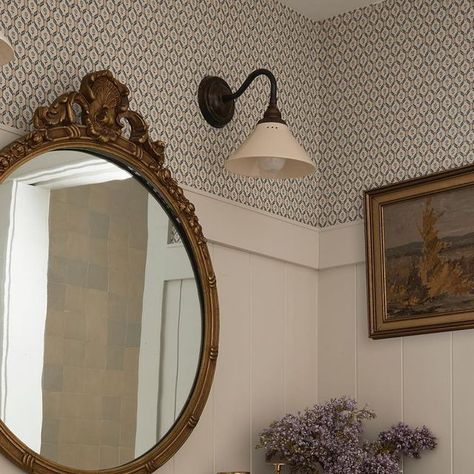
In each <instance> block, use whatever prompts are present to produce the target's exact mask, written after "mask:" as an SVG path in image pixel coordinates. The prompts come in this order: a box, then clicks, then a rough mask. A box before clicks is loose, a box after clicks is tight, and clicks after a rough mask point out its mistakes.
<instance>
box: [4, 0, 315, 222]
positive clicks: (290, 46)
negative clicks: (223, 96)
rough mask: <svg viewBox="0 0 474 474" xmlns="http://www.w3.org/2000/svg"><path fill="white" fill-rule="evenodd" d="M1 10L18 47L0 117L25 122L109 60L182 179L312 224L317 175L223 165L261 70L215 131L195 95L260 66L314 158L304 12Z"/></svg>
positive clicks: (245, 126) (188, 4)
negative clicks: (201, 87)
mask: <svg viewBox="0 0 474 474" xmlns="http://www.w3.org/2000/svg"><path fill="white" fill-rule="evenodd" d="M0 11H1V15H0V17H1V23H2V25H1V27H2V28H3V29H4V31H5V32H6V33H7V34H8V37H9V38H10V40H11V42H12V43H13V44H14V45H15V49H16V57H15V60H14V61H13V62H12V63H11V64H10V65H9V66H7V67H6V68H4V69H3V70H2V74H1V75H0V116H1V119H0V121H1V122H3V123H5V124H7V125H10V126H13V127H20V128H29V127H30V122H31V117H32V113H33V111H34V109H35V108H36V107H37V106H39V105H44V104H47V103H49V102H51V101H52V100H53V99H54V98H55V97H56V96H57V95H59V94H61V93H63V92H65V91H66V90H70V89H72V88H77V87H78V85H79V83H80V79H81V78H82V76H83V75H84V74H86V73H87V72H90V71H92V70H99V69H104V68H107V69H110V70H111V71H112V72H113V73H114V74H115V75H116V76H117V77H118V78H119V79H120V80H121V81H122V82H124V83H126V84H127V85H128V87H129V89H130V91H131V99H132V100H131V105H132V107H133V108H134V109H135V110H137V111H138V112H140V113H141V114H142V115H144V116H145V118H146V119H147V120H148V122H149V124H150V128H151V130H152V136H153V138H160V139H162V140H164V141H165V142H166V143H167V148H166V155H167V160H168V162H169V165H170V167H171V169H172V170H173V172H174V174H175V177H176V178H177V180H178V182H180V183H181V184H184V185H189V186H192V187H194V188H197V189H200V190H204V191H206V192H209V193H213V194H217V195H219V196H222V197H225V198H229V199H232V200H234V201H237V202H240V203H244V204H247V205H250V206H253V207H256V208H259V209H262V210H265V211H268V212H271V213H274V214H278V215H280V216H284V217H288V218H290V219H295V220H298V221H301V222H306V223H308V224H313V225H316V224H317V211H316V206H315V205H314V202H315V201H314V184H315V182H316V181H313V180H312V179H310V178H307V179H305V180H303V181H298V180H293V181H288V182H284V183H282V182H271V181H268V180H256V179H243V178H238V177H235V176H232V175H230V174H228V173H227V172H226V171H225V170H224V168H223V162H224V159H225V158H226V157H227V156H228V155H229V154H230V152H231V151H232V150H233V149H234V148H235V147H237V146H238V145H239V143H240V142H241V141H243V140H244V139H245V138H246V136H247V135H248V134H249V133H250V131H251V130H252V128H253V127H254V126H255V125H256V123H257V121H258V120H259V119H260V118H261V117H262V115H263V112H264V111H265V108H266V105H267V101H268V96H269V85H268V83H267V82H265V81H267V79H266V78H259V79H258V80H257V82H256V83H255V84H254V85H253V86H252V89H251V90H250V92H249V93H247V94H245V95H244V96H243V97H242V98H241V99H239V101H238V103H237V110H236V115H235V119H234V120H233V121H232V123H230V124H229V125H228V126H227V127H225V128H224V129H222V130H216V129H213V128H212V127H210V126H209V125H208V124H207V123H205V121H204V120H203V119H202V118H201V115H200V112H199V108H198V104H197V88H198V84H199V82H200V81H201V79H202V78H203V77H204V76H206V75H220V76H222V77H224V78H225V79H226V80H227V81H228V82H229V84H230V85H231V86H232V87H237V86H239V85H240V84H241V83H242V81H243V80H244V79H245V77H246V76H247V75H248V74H249V73H250V72H251V71H252V70H254V69H256V68H258V67H267V68H269V69H271V70H272V71H273V72H274V73H275V75H276V77H277V80H278V86H279V96H280V108H281V110H282V113H283V114H284V118H285V119H287V121H288V123H289V124H290V125H291V127H292V129H293V130H294V132H295V135H296V136H297V137H298V138H299V139H300V140H301V142H302V143H303V144H304V146H305V147H306V148H307V150H308V151H309V152H310V154H311V155H312V157H313V158H315V159H316V143H317V141H316V140H314V130H315V129H316V126H315V123H313V122H314V120H316V114H315V113H314V111H315V109H316V101H317V88H315V87H314V84H315V82H316V80H317V79H316V71H317V69H316V68H315V67H314V64H315V61H316V57H315V49H314V44H315V43H316V30H315V28H314V26H313V23H312V22H311V21H310V20H309V19H306V18H304V17H302V16H300V15H298V14H297V13H295V12H293V11H292V10H290V9H289V8H287V7H284V6H283V5H281V4H279V3H278V2H276V1H274V0H74V1H71V0H13V1H11V0H0Z"/></svg>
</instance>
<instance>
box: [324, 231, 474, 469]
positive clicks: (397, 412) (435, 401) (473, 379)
mask: <svg viewBox="0 0 474 474" xmlns="http://www.w3.org/2000/svg"><path fill="white" fill-rule="evenodd" d="M361 237H363V225H362V223H361V222H359V223H356V224H352V225H346V226H341V227H337V228H331V229H327V230H323V231H322V232H321V234H320V242H321V246H320V257H321V263H322V264H323V265H324V267H325V269H323V270H321V271H320V272H319V295H320V296H319V313H318V315H319V333H318V336H319V340H318V344H319V346H318V362H319V379H318V387H319V400H320V401H324V400H326V399H328V398H330V397H332V396H338V395H341V394H347V395H351V396H354V397H356V398H357V399H358V400H359V401H360V402H361V403H366V402H367V403H368V404H369V405H370V406H371V407H372V408H373V409H374V410H375V411H376V412H377V414H378V418H377V419H376V420H375V421H373V422H371V423H370V424H368V427H369V433H370V434H371V435H375V434H376V433H377V432H378V431H380V430H381V429H383V428H385V427H387V426H389V425H390V424H392V423H395V422H398V421H400V420H404V421H405V422H407V423H409V424H414V425H418V424H426V425H427V426H429V427H430V428H431V429H432V430H433V432H434V433H435V434H436V436H437V437H438V438H439V446H438V447H437V448H436V450H434V451H433V452H430V453H427V454H426V455H425V456H423V458H422V460H421V461H416V460H415V461H413V460H410V461H407V462H405V469H404V473H405V474H415V473H416V474H468V473H471V472H473V461H472V439H473V436H474V410H473V408H472V402H473V400H474V375H473V374H474V372H473V367H474V366H473V364H474V330H467V331H457V332H452V333H449V332H448V333H438V334H427V335H421V336H409V337H405V338H394V339H383V340H378V341H373V340H371V339H369V337H368V327H367V302H366V301H367V300H366V299H367V293H366V283H365V263H364V247H363V238H361ZM332 263H333V264H334V265H332Z"/></svg>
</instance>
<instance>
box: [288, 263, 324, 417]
mask: <svg viewBox="0 0 474 474" xmlns="http://www.w3.org/2000/svg"><path fill="white" fill-rule="evenodd" d="M286 267H287V269H286V272H287V273H286V284H287V312H286V337H285V341H284V342H285V345H286V349H285V354H286V357H285V412H296V411H298V410H303V409H304V408H306V407H310V406H312V405H314V404H315V403H316V401H317V275H316V274H315V272H314V271H312V270H309V269H305V268H302V267H295V266H293V265H287V266H286Z"/></svg>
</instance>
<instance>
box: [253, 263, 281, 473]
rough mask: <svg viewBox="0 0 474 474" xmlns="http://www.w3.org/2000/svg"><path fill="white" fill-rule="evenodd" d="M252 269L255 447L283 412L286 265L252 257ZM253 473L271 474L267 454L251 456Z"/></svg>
mask: <svg viewBox="0 0 474 474" xmlns="http://www.w3.org/2000/svg"><path fill="white" fill-rule="evenodd" d="M251 267H252V309H251V318H252V342H251V343H252V351H251V357H252V358H251V365H252V369H251V370H252V444H253V446H255V445H256V443H257V441H258V434H259V432H260V431H261V430H262V429H263V428H265V427H266V426H267V425H268V424H269V423H270V422H272V421H273V420H274V419H275V418H278V417H279V416H281V415H282V414H283V412H284V348H285V334H284V327H285V325H284V317H285V305H286V301H285V299H286V298H285V274H284V264H282V263H281V262H278V261H276V260H270V259H265V258H262V257H257V256H252V257H251ZM252 472H258V473H262V474H263V473H265V472H269V466H268V465H266V464H265V462H264V452H263V450H259V451H257V452H255V453H253V456H252Z"/></svg>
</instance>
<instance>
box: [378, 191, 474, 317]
mask: <svg viewBox="0 0 474 474" xmlns="http://www.w3.org/2000/svg"><path fill="white" fill-rule="evenodd" d="M383 213H384V241H385V272H386V273H385V275H386V297H387V317H388V318H390V319H393V318H396V319H399V318H405V317H414V316H415V317H423V316H432V315H441V314H449V313H462V312H468V311H474V186H467V187H464V188H459V189H454V190H449V191H443V192H439V193H436V194H432V195H431V196H430V197H420V198H413V199H410V200H406V201H401V202H398V203H394V204H389V205H386V206H384V210H383Z"/></svg>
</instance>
